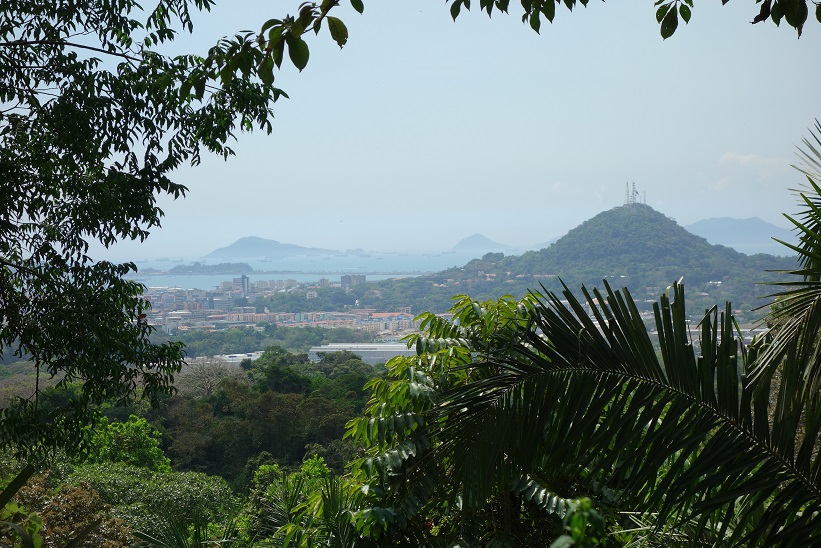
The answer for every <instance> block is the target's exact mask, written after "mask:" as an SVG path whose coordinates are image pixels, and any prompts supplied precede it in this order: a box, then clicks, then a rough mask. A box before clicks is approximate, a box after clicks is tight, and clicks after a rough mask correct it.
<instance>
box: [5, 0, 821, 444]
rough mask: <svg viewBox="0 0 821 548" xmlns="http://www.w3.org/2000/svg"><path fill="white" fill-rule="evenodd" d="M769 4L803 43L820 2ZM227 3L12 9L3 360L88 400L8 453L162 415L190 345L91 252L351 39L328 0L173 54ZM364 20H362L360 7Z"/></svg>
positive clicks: (536, 3)
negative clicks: (316, 53) (121, 403)
mask: <svg viewBox="0 0 821 548" xmlns="http://www.w3.org/2000/svg"><path fill="white" fill-rule="evenodd" d="M725 3H726V0H725ZM758 3H759V4H760V6H759V12H758V13H757V14H755V17H754V20H753V22H760V21H765V20H771V21H773V22H775V23H776V24H779V23H780V22H781V21H786V23H787V24H788V25H789V26H791V27H793V28H796V29H797V30H798V32H799V34H800V32H801V29H802V26H803V25H804V23H805V22H806V20H807V18H808V13H809V10H808V3H807V1H806V0H773V1H771V0H764V1H763V2H758ZM213 4H214V3H213V0H159V1H157V2H155V3H154V4H152V7H146V8H144V7H142V6H141V5H140V4H138V3H137V2H136V1H134V0H118V1H117V2H113V1H111V0H106V1H103V2H92V1H90V0H80V1H75V2H69V3H57V4H53V3H45V4H44V3H41V2H35V1H33V0H11V1H9V2H4V3H3V4H2V6H0V66H2V67H3V72H2V75H0V105H1V106H0V177H1V178H2V186H0V197H2V202H3V203H4V204H5V205H6V207H5V208H4V209H3V211H2V212H0V309H2V314H3V322H2V324H0V344H2V347H1V348H2V352H3V353H4V354H7V353H14V354H17V355H20V356H23V355H25V356H28V357H30V358H31V360H32V362H33V363H34V365H35V368H36V370H37V373H38V377H37V378H38V379H39V374H40V373H42V374H45V375H50V376H57V377H59V378H60V379H61V380H62V381H63V382H72V381H79V382H81V383H82V387H83V388H82V391H81V392H80V393H79V394H78V397H77V398H76V399H75V400H73V401H72V405H71V408H70V411H68V410H67V411H66V412H64V413H61V414H60V415H59V416H52V417H44V416H42V414H43V411H42V408H41V406H40V405H39V401H38V400H39V394H40V389H39V383H38V384H36V385H35V386H34V387H33V389H32V395H31V398H28V399H21V400H20V401H19V402H18V405H15V406H12V407H11V408H9V409H6V410H4V411H3V418H2V421H0V439H2V440H3V441H4V442H9V441H16V442H22V443H19V444H18V445H19V446H26V447H31V448H44V447H47V446H56V445H60V444H61V443H62V442H61V441H60V440H65V439H72V433H73V434H78V433H79V432H80V431H81V425H82V424H83V423H84V422H86V421H87V420H88V419H89V416H88V415H87V413H88V404H89V403H92V402H96V401H101V400H103V399H106V398H112V397H113V398H124V399H127V398H130V397H132V396H134V395H136V394H137V393H138V392H139V391H142V394H143V395H144V396H145V397H147V398H148V399H150V400H156V398H157V397H158V396H159V395H160V394H162V393H165V392H169V391H171V390H172V380H173V375H174V373H175V372H176V371H177V370H178V368H179V365H180V360H181V359H182V355H183V351H182V348H181V346H180V345H178V344H152V343H151V342H150V341H149V339H148V335H149V333H150V332H151V328H150V327H149V326H148V325H147V324H146V322H145V321H144V320H145V315H144V314H145V308H146V306H147V305H146V303H145V302H144V301H143V299H142V298H141V286H140V285H139V284H136V283H133V282H129V281H126V280H124V278H123V276H124V275H125V274H126V273H128V272H129V271H132V270H134V269H135V265H134V264H131V263H126V264H112V263H109V262H106V261H94V258H93V257H91V256H89V253H88V252H89V242H90V241H97V242H100V243H102V244H103V245H105V246H110V245H112V244H113V243H115V242H116V241H118V240H121V239H132V240H144V239H145V238H146V237H147V236H148V234H149V232H150V230H151V229H152V228H154V227H157V226H159V225H160V221H161V219H162V216H163V212H162V210H161V209H160V208H159V207H158V205H157V199H158V197H159V196H161V195H168V196H172V197H175V198H177V197H182V196H184V195H185V193H186V192H187V189H186V188H185V187H184V186H183V185H181V184H179V183H178V182H175V181H174V178H173V174H174V171H175V170H176V169H177V168H179V167H180V166H182V165H183V164H185V163H190V164H194V165H196V164H197V163H199V162H200V159H201V155H202V154H203V153H213V154H217V155H221V156H223V157H226V158H227V157H228V156H230V155H232V154H233V151H232V149H231V147H230V141H231V140H232V139H235V138H236V136H237V134H238V133H239V132H242V131H247V130H252V129H254V128H260V129H263V130H265V131H268V132H270V131H271V130H272V125H271V118H272V110H271V109H272V105H273V103H274V102H276V101H277V100H278V99H279V98H280V97H287V95H285V93H284V92H283V91H282V90H281V89H280V88H278V87H276V86H275V85H274V84H275V82H274V80H275V78H274V71H275V70H277V69H278V68H280V67H281V66H282V63H283V61H284V60H285V59H287V60H288V62H290V63H292V64H293V65H294V66H295V67H296V68H298V69H299V70H302V69H303V68H304V67H305V66H306V65H307V63H308V60H309V56H310V52H309V46H308V43H307V41H306V38H307V37H308V36H310V34H311V33H316V34H319V33H320V32H325V31H327V34H328V35H330V38H331V39H332V40H333V41H334V42H335V43H336V44H338V45H339V46H340V47H341V46H343V45H344V44H345V43H346V42H347V40H348V31H347V28H346V26H345V24H344V23H343V22H342V21H341V20H340V19H339V18H337V17H334V16H332V15H331V13H332V10H333V9H334V8H336V7H338V6H339V1H338V0H322V1H321V2H303V3H302V4H301V5H300V6H299V7H298V9H297V12H296V14H295V15H293V16H291V15H287V16H284V17H282V18H272V19H269V20H267V21H265V22H264V23H263V24H262V25H261V27H260V31H259V32H240V33H238V34H236V35H234V36H233V37H231V38H224V39H222V40H220V41H218V43H217V44H215V45H214V47H212V48H211V49H210V50H209V51H208V52H207V53H202V54H196V53H194V54H182V55H169V54H167V53H165V52H164V51H165V50H166V49H167V46H168V44H169V43H171V42H173V41H174V40H175V39H176V38H177V37H178V36H180V35H181V34H187V33H192V32H193V30H194V29H193V23H192V13H193V12H194V11H197V10H199V11H207V10H209V9H210V7H211V6H213ZM655 4H656V9H657V12H656V17H657V19H658V21H659V23H660V28H661V34H662V37H664V38H667V37H669V36H671V35H672V34H673V33H674V32H675V30H676V28H677V25H678V21H679V19H681V20H684V21H685V23H686V22H687V21H689V19H690V16H691V9H692V8H693V2H692V0H669V1H664V0H661V1H659V2H656V3H655ZM350 5H351V6H352V7H353V8H354V9H355V10H356V11H357V12H359V13H362V12H363V11H364V7H365V6H364V4H363V2H362V0H350ZM449 5H450V14H451V16H452V17H453V18H454V19H456V18H458V17H459V14H460V13H461V11H462V10H463V9H470V8H471V3H470V0H453V1H451V2H450V3H449ZM579 5H581V6H585V7H587V6H588V0H526V1H522V2H521V17H522V20H523V21H524V22H526V23H528V24H529V26H530V27H531V28H533V29H534V30H536V31H537V32H538V31H539V30H540V26H541V22H542V21H549V22H552V21H553V19H554V17H555V15H556V12H557V10H558V9H559V8H560V7H561V6H564V7H565V8H566V9H567V10H570V11H572V10H573V8H574V7H578V6H579ZM479 8H480V9H481V10H483V11H486V12H487V13H488V14H489V15H490V14H491V13H493V11H494V10H495V11H501V12H507V11H508V8H509V1H508V0H480V2H479ZM816 15H817V16H821V8H818V9H817V13H816ZM286 54H287V56H286ZM24 425H28V426H26V427H24ZM57 432H59V435H58V434H57ZM71 447H72V448H74V449H78V450H82V449H83V446H82V444H80V445H72V446H71Z"/></svg>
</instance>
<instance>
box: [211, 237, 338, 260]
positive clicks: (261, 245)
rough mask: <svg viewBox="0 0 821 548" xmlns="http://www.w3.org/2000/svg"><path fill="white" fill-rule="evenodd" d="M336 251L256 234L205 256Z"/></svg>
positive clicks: (280, 256) (275, 255)
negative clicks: (289, 242) (279, 240)
mask: <svg viewBox="0 0 821 548" xmlns="http://www.w3.org/2000/svg"><path fill="white" fill-rule="evenodd" d="M337 253H339V252H338V251H333V250H331V249H320V248H316V247H302V246H299V245H294V244H283V243H280V242H278V241H276V240H268V239H265V238H259V237H257V236H246V237H245V238H240V239H239V240H237V241H236V242H234V243H232V244H231V245H228V246H226V247H221V248H219V249H215V250H214V251H212V252H211V253H209V254H208V255H206V256H205V257H206V258H209V259H246V258H255V257H259V258H263V259H284V258H285V257H294V256H299V255H335V254H337Z"/></svg>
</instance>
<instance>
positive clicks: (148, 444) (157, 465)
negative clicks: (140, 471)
mask: <svg viewBox="0 0 821 548" xmlns="http://www.w3.org/2000/svg"><path fill="white" fill-rule="evenodd" d="M160 435H161V434H160V433H159V432H158V431H157V430H156V429H154V428H153V427H152V426H151V425H150V424H148V421H146V420H145V419H144V418H142V417H138V416H136V415H131V416H130V417H129V418H128V422H112V423H109V422H108V420H107V419H106V418H105V417H103V419H102V420H101V422H100V424H99V426H97V427H96V428H94V429H93V431H92V441H91V444H92V446H94V447H95V449H96V450H95V451H94V454H93V457H92V459H91V460H92V462H120V463H124V464H129V465H131V466H137V467H141V468H147V469H149V470H152V471H154V472H170V471H171V461H170V460H169V458H168V457H166V456H165V454H164V453H163V452H162V449H160V440H159V438H160Z"/></svg>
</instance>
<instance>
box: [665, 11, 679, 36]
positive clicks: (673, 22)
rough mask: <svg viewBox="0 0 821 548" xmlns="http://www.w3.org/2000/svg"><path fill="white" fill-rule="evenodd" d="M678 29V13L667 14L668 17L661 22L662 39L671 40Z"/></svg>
mask: <svg viewBox="0 0 821 548" xmlns="http://www.w3.org/2000/svg"><path fill="white" fill-rule="evenodd" d="M677 27H678V11H676V10H670V11H668V12H667V15H665V16H664V19H662V21H661V37H662V38H663V39H665V40H666V39H668V38H670V37H671V36H672V35H673V33H675V32H676V28H677Z"/></svg>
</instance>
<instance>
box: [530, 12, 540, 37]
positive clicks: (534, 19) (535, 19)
mask: <svg viewBox="0 0 821 548" xmlns="http://www.w3.org/2000/svg"><path fill="white" fill-rule="evenodd" d="M541 26H542V21H541V19H540V18H539V12H538V11H534V12H533V13H531V14H530V28H532V29H533V30H535V31H536V32H537V33H538V32H539V28H540V27H541Z"/></svg>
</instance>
